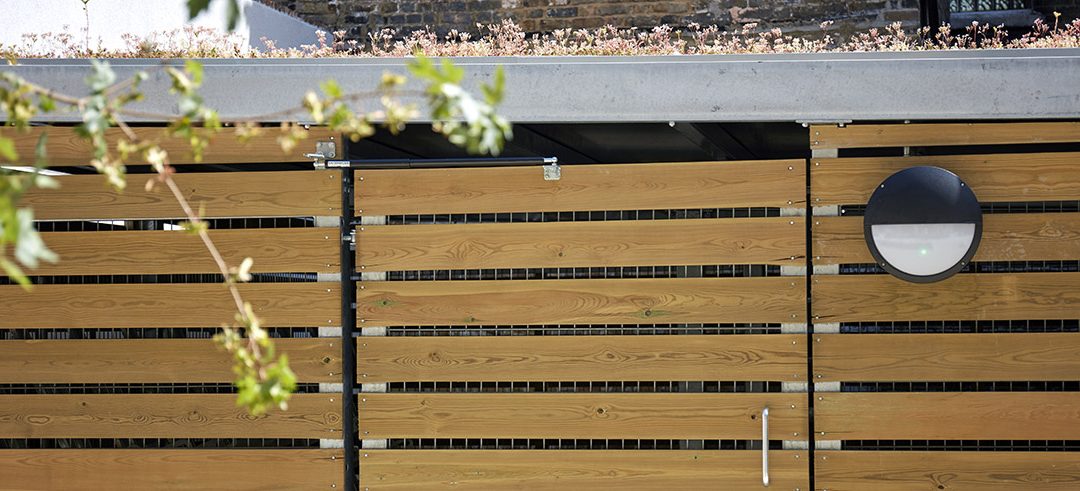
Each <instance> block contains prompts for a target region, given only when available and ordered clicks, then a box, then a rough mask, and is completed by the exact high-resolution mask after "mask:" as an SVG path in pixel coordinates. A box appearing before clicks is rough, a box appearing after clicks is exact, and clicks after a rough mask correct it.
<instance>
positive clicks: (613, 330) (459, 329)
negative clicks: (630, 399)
mask: <svg viewBox="0 0 1080 491" xmlns="http://www.w3.org/2000/svg"><path fill="white" fill-rule="evenodd" d="M780 333H781V329H780V324H569V325H539V326H517V325H509V326H400V327H388V328H386V335H387V336H626V335H631V336H653V335H689V334H698V335H701V334H708V335H721V334H780Z"/></svg>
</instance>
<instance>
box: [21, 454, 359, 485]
mask: <svg viewBox="0 0 1080 491" xmlns="http://www.w3.org/2000/svg"><path fill="white" fill-rule="evenodd" d="M343 457H344V453H343V452H342V450H340V449H333V450H300V449H287V450H250V449H225V450H201V449H198V450H197V449H187V448H184V449H169V450H158V449H123V450H114V449H89V450H85V449H47V450H45V449H19V450H0V475H2V476H4V484H3V485H4V486H5V487H6V488H8V489H20V490H27V491H29V490H34V491H38V490H41V491H45V490H56V489H110V490H144V489H154V490H162V491H188V490H192V489H198V490H202V491H256V490H265V489H331V487H335V486H336V487H337V488H338V489H341V488H342V486H343V485H342V482H341V480H342V462H343V460H342V459H343Z"/></svg>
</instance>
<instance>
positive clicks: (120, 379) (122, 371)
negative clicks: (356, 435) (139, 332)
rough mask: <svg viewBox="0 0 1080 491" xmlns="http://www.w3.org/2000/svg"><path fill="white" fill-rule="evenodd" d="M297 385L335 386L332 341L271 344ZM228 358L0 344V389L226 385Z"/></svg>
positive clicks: (210, 350) (210, 351) (94, 345)
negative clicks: (14, 386)
mask: <svg viewBox="0 0 1080 491" xmlns="http://www.w3.org/2000/svg"><path fill="white" fill-rule="evenodd" d="M274 344H275V345H276V346H277V349H278V351H279V352H281V353H284V354H287V355H288V356H289V368H291V369H292V371H293V372H295V373H296V378H297V380H298V381H299V382H325V383H336V382H340V381H341V377H340V376H338V375H331V373H333V374H340V373H341V350H340V349H337V348H334V347H333V345H334V339H321V338H308V339H303V338H297V339H288V338H282V339H275V340H274ZM235 378H236V376H235V374H233V371H232V358H231V357H229V356H227V355H225V354H223V353H222V352H221V351H220V350H218V349H216V347H215V345H214V342H213V341H212V340H210V339H110V340H89V339H71V340H29V341H21V340H20V341H0V384H83V383H109V384H112V383H180V382H187V383H192V382H232V381H233V379H235Z"/></svg>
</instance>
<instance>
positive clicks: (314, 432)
mask: <svg viewBox="0 0 1080 491" xmlns="http://www.w3.org/2000/svg"><path fill="white" fill-rule="evenodd" d="M337 397H340V395H339V396H337ZM334 398H335V395H334V394H293V396H292V398H290V399H289V410H288V411H281V410H277V409H272V410H271V411H269V412H268V413H267V414H265V415H263V416H252V415H250V414H249V413H248V410H247V407H243V406H237V404H236V394H70V395H68V394H64V395H59V394H48V395H24V394H20V395H7V396H0V407H3V408H4V411H3V413H0V438H340V436H341V401H336V402H335V401H334V400H333V399H334Z"/></svg>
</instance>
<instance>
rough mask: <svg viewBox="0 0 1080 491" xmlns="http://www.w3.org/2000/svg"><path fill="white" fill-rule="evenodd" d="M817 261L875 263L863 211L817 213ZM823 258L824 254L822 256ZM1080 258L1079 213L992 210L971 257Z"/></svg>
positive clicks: (984, 218) (984, 217) (815, 236)
mask: <svg viewBox="0 0 1080 491" xmlns="http://www.w3.org/2000/svg"><path fill="white" fill-rule="evenodd" d="M813 233H814V264H846V263H872V262H874V258H873V257H872V256H871V255H870V251H869V250H868V249H867V247H866V240H865V238H864V235H863V221H862V217H815V218H814V229H813ZM819 258H820V259H819ZM1078 258H1080V213H1022V214H988V215H984V216H983V232H982V239H981V241H980V242H979V249H978V252H977V253H976V254H975V257H974V259H972V260H973V261H1069V260H1076V259H1078Z"/></svg>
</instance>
